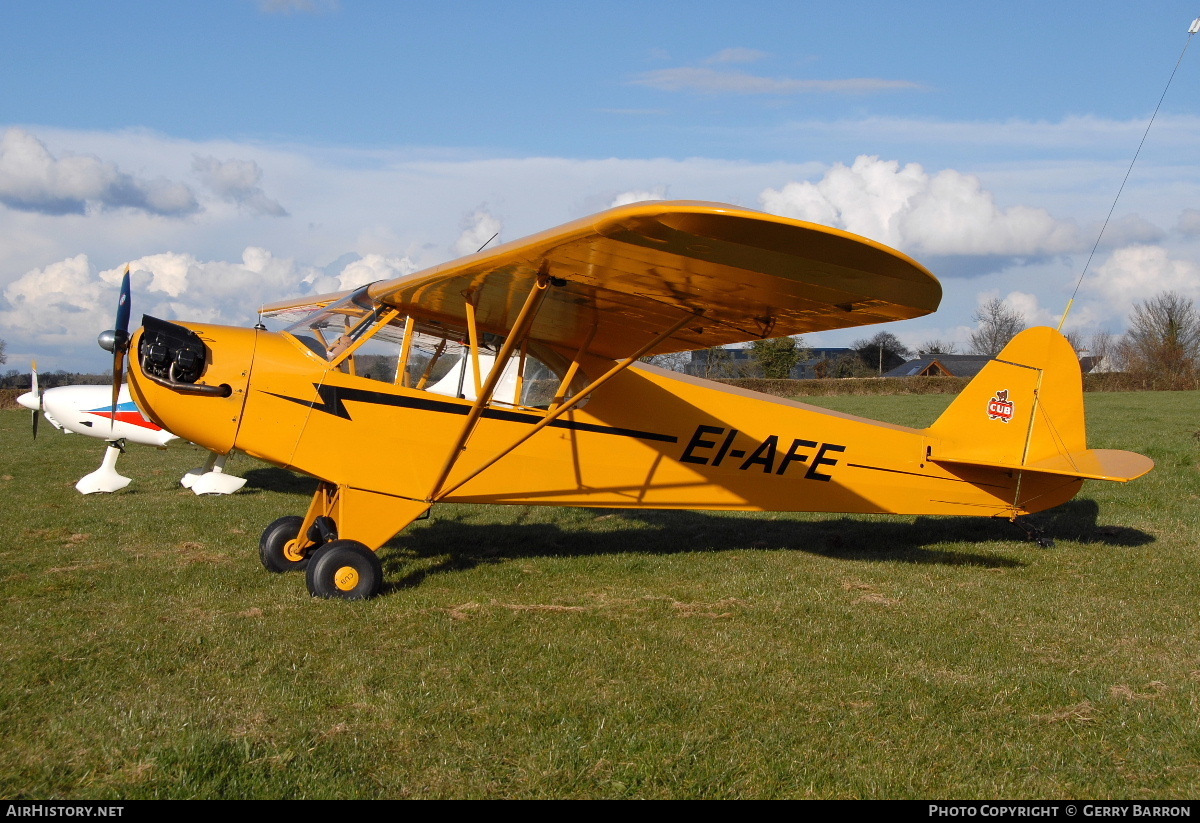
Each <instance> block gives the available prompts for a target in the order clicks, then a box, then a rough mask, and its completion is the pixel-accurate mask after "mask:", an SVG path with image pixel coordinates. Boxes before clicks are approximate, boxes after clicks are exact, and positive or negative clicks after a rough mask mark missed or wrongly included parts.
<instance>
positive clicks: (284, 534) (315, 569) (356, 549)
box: [258, 514, 383, 600]
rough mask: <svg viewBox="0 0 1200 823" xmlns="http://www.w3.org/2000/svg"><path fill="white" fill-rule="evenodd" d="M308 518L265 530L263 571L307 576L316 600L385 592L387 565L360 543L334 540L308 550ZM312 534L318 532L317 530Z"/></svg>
mask: <svg viewBox="0 0 1200 823" xmlns="http://www.w3.org/2000/svg"><path fill="white" fill-rule="evenodd" d="M302 525H304V518H303V517H300V516H298V515H294V514H293V515H288V516H286V517H281V518H279V519H278V520H276V521H275V522H274V523H272V524H271V525H269V526H267V528H266V529H265V530H263V533H262V538H261V539H259V541H258V556H259V559H260V560H262V564H263V568H265V569H266V570H267V571H269V572H274V573H276V574H279V573H283V572H291V571H301V570H303V571H304V572H305V575H304V578H305V582H306V583H308V593H309V594H311V595H312V596H313V597H330V598H339V599H342V600H363V599H365V598H368V597H374V596H375V595H377V594H379V591H380V589H382V588H383V564H382V563H380V562H379V557H378V555H376V554H375V552H373V551H371V550H370V549H369V548H367V547H366V546H364V545H363V544H362V543H359V542H358V541H357V540H331V541H329V542H316V543H310V544H309V545H308V546H307V547H304V545H303V544H304V543H306V542H309V541H302V540H300V539H299V536H300V527H301V526H302ZM312 531H314V532H317V531H318V530H317V529H316V528H314V529H312Z"/></svg>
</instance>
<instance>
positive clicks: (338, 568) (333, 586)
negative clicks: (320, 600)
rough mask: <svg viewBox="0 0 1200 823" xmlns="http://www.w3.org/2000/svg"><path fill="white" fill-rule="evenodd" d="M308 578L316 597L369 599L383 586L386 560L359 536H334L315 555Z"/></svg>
mask: <svg viewBox="0 0 1200 823" xmlns="http://www.w3.org/2000/svg"><path fill="white" fill-rule="evenodd" d="M305 580H306V581H307V582H308V593H309V594H311V595H312V596H313V597H332V598H338V599H341V600H365V599H367V598H369V597H374V596H375V595H377V594H379V591H380V589H382V588H383V564H382V563H380V562H379V557H378V555H376V554H375V552H373V551H371V550H370V549H368V548H367V547H366V546H364V545H363V544H362V543H359V542H358V541H357V540H334V541H333V542H331V543H326V544H325V545H324V546H322V547H321V548H319V549H318V550H317V551H316V552H315V553H314V554H313V555H312V560H311V562H310V563H309V564H308V569H307V570H306V571H305Z"/></svg>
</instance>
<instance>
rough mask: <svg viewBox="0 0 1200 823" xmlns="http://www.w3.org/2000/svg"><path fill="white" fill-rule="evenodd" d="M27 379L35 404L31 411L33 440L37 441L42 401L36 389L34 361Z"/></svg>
mask: <svg viewBox="0 0 1200 823" xmlns="http://www.w3.org/2000/svg"><path fill="white" fill-rule="evenodd" d="M29 379H30V383H31V386H30V391H29V393H30V394H32V395H33V402H34V403H36V404H37V406H36V407H35V408H34V409H33V439H34V440H37V430H38V418H39V417H41V416H42V415H41V411H42V402H43V401H42V392H41V390H40V389H38V379H37V361H36V360H34V361H33V363H32V364H31V367H30V370H29Z"/></svg>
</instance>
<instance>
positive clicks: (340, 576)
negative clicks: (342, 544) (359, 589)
mask: <svg viewBox="0 0 1200 823" xmlns="http://www.w3.org/2000/svg"><path fill="white" fill-rule="evenodd" d="M333 584H334V585H335V586H337V587H338V588H339V589H341V590H342V591H344V592H348V591H352V590H353V589H354V587H355V586H357V585H358V569H356V568H354V567H353V566H342V567H341V568H340V569H338V570H337V571H336V572H334V573H333Z"/></svg>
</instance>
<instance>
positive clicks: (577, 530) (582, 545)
mask: <svg viewBox="0 0 1200 823" xmlns="http://www.w3.org/2000/svg"><path fill="white" fill-rule="evenodd" d="M1098 514H1099V506H1098V505H1097V504H1096V503H1095V501H1092V500H1076V501H1072V502H1070V503H1067V504H1065V505H1063V506H1060V507H1058V508H1057V509H1054V510H1052V511H1049V512H1044V513H1042V514H1039V515H1037V516H1035V517H1033V518H1026V519H1025V520H1026V522H1027V523H1028V524H1029V525H1032V526H1034V527H1036V528H1037V529H1039V530H1041V533H1042V534H1043V536H1045V537H1049V538H1051V539H1053V540H1071V541H1076V542H1081V543H1098V544H1104V545H1109V546H1140V545H1144V544H1146V543H1149V542H1151V541H1152V540H1153V539H1154V538H1153V537H1151V536H1150V535H1148V534H1146V533H1145V532H1142V531H1139V530H1137V529H1129V528H1121V527H1107V526H1099V525H1098V524H1097V522H1096V519H1097V516H1098ZM468 516H469V515H468ZM601 523H603V525H601ZM1025 539H1026V535H1025V532H1024V531H1022V529H1021V528H1020V527H1018V526H1015V525H1013V524H1012V523H1010V522H1008V521H1007V520H996V519H987V518H978V517H918V518H916V519H915V520H913V521H905V522H900V521H897V520H885V519H882V518H880V519H857V518H851V517H836V518H830V519H828V520H818V521H803V520H793V519H786V516H785V517H784V518H781V519H768V518H767V517H756V516H746V515H736V514H734V515H729V514H725V515H714V514H709V513H705V512H695V511H662V510H641V509H618V510H588V511H587V513H586V514H584V515H583V519H577V520H575V522H574V524H572V525H570V526H564V525H561V524H557V523H544V522H538V523H522V522H517V523H504V524H499V523H490V524H489V523H478V522H470V521H469V520H468V519H467V516H464V515H462V514H458V513H452V514H451V515H450V516H448V517H447V516H442V517H435V518H434V521H433V522H432V523H430V524H429V525H428V526H425V527H424V528H418V529H410V530H407V531H405V532H402V533H401V534H399V535H398V536H396V537H395V538H393V539H392V540H391V541H390V542H389V543H388V544H387V546H386V547H385V548H384V550H383V551H382V552H381V560H382V561H383V563H384V571H385V574H386V575H387V577H388V578H389V579H390V580H392V581H393V582H392V583H391V584H390V585H388V586H387V587H386V588H387V589H389V590H394V589H400V588H408V587H413V586H417V585H420V583H421V582H422V581H423V580H424V579H425V578H426V577H427V576H428V575H431V574H438V573H442V572H450V571H462V570H465V569H470V568H473V567H475V566H478V565H480V564H483V563H498V562H503V561H505V560H514V559H518V558H524V557H553V556H572V557H578V556H586V555H595V554H622V553H639V554H659V555H666V554H677V553H681V552H714V551H735V550H739V549H741V550H745V549H757V550H783V551H804V552H809V553H811V554H819V555H822V556H826V557H837V558H841V559H849V560H874V561H878V560H890V561H896V562H904V563H937V564H943V565H970V566H983V567H986V568H1010V567H1020V566H1023V565H1025V564H1024V563H1022V562H1021V561H1018V560H1014V559H1012V558H1010V557H1005V556H1003V555H1001V554H998V553H995V552H991V551H988V550H987V549H986V548H984V547H983V546H982V545H981V544H986V543H990V542H1012V541H1014V540H1025ZM956 543H957V544H968V545H965V546H964V547H963V548H962V549H954V548H951V547H947V546H946V545H945V544H956ZM928 546H939V547H940V548H936V549H934V548H927V547H928ZM437 557H443V558H444V559H443V560H442V561H441V562H440V563H437V564H435V565H433V566H430V567H427V568H423V569H421V570H418V571H413V570H411V569H407V573H405V572H406V567H407V566H408V564H409V563H410V562H411V561H412V560H414V559H421V558H424V559H431V558H437Z"/></svg>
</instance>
